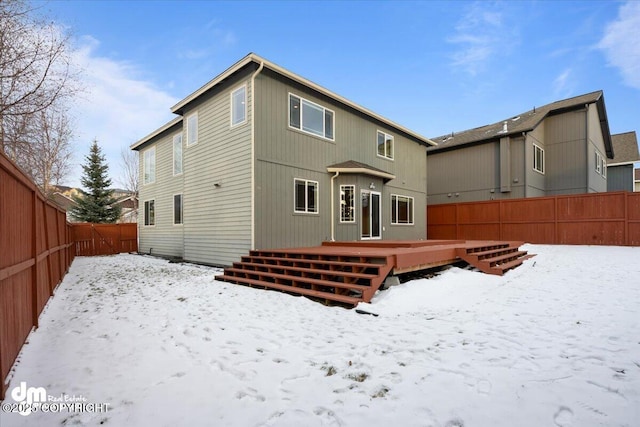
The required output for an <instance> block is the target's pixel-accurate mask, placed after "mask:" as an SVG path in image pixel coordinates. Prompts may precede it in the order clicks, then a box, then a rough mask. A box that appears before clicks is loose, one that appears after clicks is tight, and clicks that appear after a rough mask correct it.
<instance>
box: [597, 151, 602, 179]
mask: <svg viewBox="0 0 640 427" xmlns="http://www.w3.org/2000/svg"><path fill="white" fill-rule="evenodd" d="M596 172H598V173H600V174H601V173H602V156H601V155H600V153H598V152H597V151H596Z"/></svg>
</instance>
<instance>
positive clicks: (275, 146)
mask: <svg viewBox="0 0 640 427" xmlns="http://www.w3.org/2000/svg"><path fill="white" fill-rule="evenodd" d="M171 111H172V112H173V113H175V114H176V115H177V117H176V118H175V119H174V120H172V121H171V122H169V123H167V124H166V125H164V126H162V127H161V128H159V129H157V130H156V131H154V132H152V133H151V134H149V135H148V136H146V137H145V138H142V139H141V140H139V141H138V142H136V143H135V144H133V145H132V149H133V150H136V151H138V152H139V153H140V182H141V186H140V193H139V196H140V214H139V225H140V227H139V229H140V233H139V236H140V245H139V247H140V250H141V251H142V252H147V253H152V254H158V255H164V256H173V257H179V258H183V259H185V260H188V261H194V262H199V263H206V264H214V265H230V264H231V263H232V262H234V261H238V260H239V259H240V257H241V256H242V255H245V254H246V253H247V252H248V251H249V250H250V249H268V248H283V247H294V246H314V245H318V244H320V243H321V242H322V241H325V240H343V241H344V240H346V241H357V240H378V239H423V238H424V237H425V236H426V194H427V187H426V183H427V176H426V171H427V160H426V148H427V147H428V146H431V145H434V143H433V142H432V141H431V140H429V139H428V138H425V137H423V136H421V135H418V134H417V133H415V132H413V131H411V130H409V129H407V128H405V127H403V126H401V125H399V124H397V123H394V122H392V121H391V120H389V119H387V118H384V117H382V116H380V115H378V114H376V113H374V112H372V111H370V110H368V109H366V108H364V107H362V106H360V105H358V104H356V103H354V102H352V101H349V100H348V99H346V98H343V97H341V96H340V95H338V94H336V93H333V92H331V91H330V90H328V89H325V88H323V87H322V86H319V85H317V84H316V83H313V82H311V81H309V80H307V79H305V78H303V77H301V76H298V75H296V74H294V73H292V72H290V71H288V70H286V69H284V68H282V67H280V66H278V65H276V64H274V63H272V62H270V61H268V60H266V59H264V58H261V57H259V56H257V55H254V54H249V55H247V56H246V57H244V58H242V59H241V60H240V61H238V62H237V63H235V64H234V65H232V66H231V67H230V68H229V69H227V70H226V71H224V72H223V73H221V74H220V75H218V76H216V77H215V78H213V80H211V81H209V82H208V83H206V84H205V85H204V86H202V87H201V88H199V89H197V90H196V91H195V92H193V93H192V94H190V95H188V96H187V97H185V98H184V99H183V100H181V101H180V102H178V103H177V104H176V105H174V106H173V107H172V108H171Z"/></svg>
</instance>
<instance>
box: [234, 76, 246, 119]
mask: <svg viewBox="0 0 640 427" xmlns="http://www.w3.org/2000/svg"><path fill="white" fill-rule="evenodd" d="M246 121H247V87H246V86H242V87H239V88H238V89H236V90H234V91H233V92H231V126H236V125H239V124H241V123H244V122H246Z"/></svg>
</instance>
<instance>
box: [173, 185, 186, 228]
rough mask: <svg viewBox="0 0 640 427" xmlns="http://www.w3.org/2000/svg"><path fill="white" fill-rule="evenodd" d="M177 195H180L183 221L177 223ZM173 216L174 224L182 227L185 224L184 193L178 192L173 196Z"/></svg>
mask: <svg viewBox="0 0 640 427" xmlns="http://www.w3.org/2000/svg"><path fill="white" fill-rule="evenodd" d="M176 196H180V210H181V212H182V218H181V220H182V222H181V223H179V224H176ZM171 217H172V218H171V221H172V224H173V225H174V226H176V227H178V226H179V227H182V225H183V224H184V193H176V194H174V195H172V196H171Z"/></svg>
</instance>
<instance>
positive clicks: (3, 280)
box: [0, 152, 75, 399]
mask: <svg viewBox="0 0 640 427" xmlns="http://www.w3.org/2000/svg"><path fill="white" fill-rule="evenodd" d="M70 237H71V234H70V233H69V225H68V224H67V223H66V214H65V212H64V211H63V210H61V209H59V208H58V207H56V206H55V205H53V204H51V203H49V202H47V200H46V199H45V197H44V196H43V194H42V193H41V192H40V191H39V190H38V188H37V187H36V185H35V184H34V183H33V182H32V181H31V180H30V179H29V178H28V177H27V175H26V174H24V173H23V172H22V171H21V170H20V169H19V168H18V167H17V166H16V165H15V164H14V163H13V162H11V161H10V160H9V159H8V158H7V157H6V155H5V154H4V153H2V152H0V255H1V256H0V399H4V395H5V392H6V390H7V389H8V383H7V381H6V379H7V375H8V374H9V372H10V370H11V367H12V366H13V363H14V362H15V359H16V357H17V356H18V353H19V352H20V349H21V348H22V345H23V344H24V342H25V340H26V339H27V336H28V335H29V333H30V332H31V329H32V328H33V327H34V326H35V327H37V324H38V316H39V315H40V313H41V312H42V309H43V308H44V306H45V305H46V303H47V301H48V299H49V297H50V296H51V295H52V294H53V290H54V289H55V287H56V286H57V285H58V284H59V283H60V282H61V281H62V277H63V276H64V273H65V272H66V271H68V269H69V266H70V265H71V262H72V261H73V258H74V249H75V247H74V245H73V244H72V243H71V240H70Z"/></svg>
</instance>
